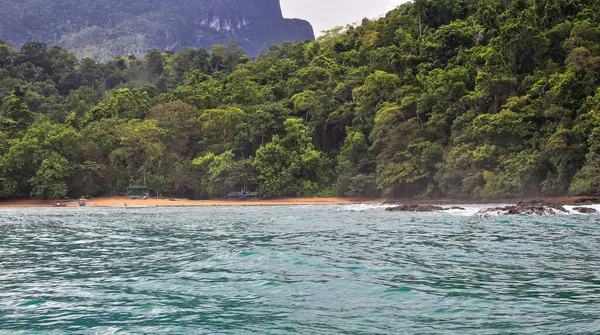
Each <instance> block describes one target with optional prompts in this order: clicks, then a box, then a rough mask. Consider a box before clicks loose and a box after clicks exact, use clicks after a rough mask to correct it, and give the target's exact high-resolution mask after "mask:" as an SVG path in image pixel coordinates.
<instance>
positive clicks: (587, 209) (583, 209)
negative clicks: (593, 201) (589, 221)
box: [573, 207, 598, 214]
mask: <svg viewBox="0 0 600 335" xmlns="http://www.w3.org/2000/svg"><path fill="white" fill-rule="evenodd" d="M573 210H574V211H575V212H577V213H581V214H598V211H597V210H596V209H594V208H590V207H575V208H573Z"/></svg>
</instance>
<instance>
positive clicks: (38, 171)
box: [0, 0, 600, 198]
mask: <svg viewBox="0 0 600 335" xmlns="http://www.w3.org/2000/svg"><path fill="white" fill-rule="evenodd" d="M598 27H600V4H599V3H598V1H592V0H580V1H572V0H512V1H507V0H456V1H445V0H444V1H442V0H417V1H415V2H411V3H407V4H403V5H400V6H398V7H397V8H396V9H395V10H392V11H390V12H389V13H387V15H386V16H385V17H382V18H379V19H377V20H368V19H365V20H363V22H362V23H361V24H360V25H358V26H346V27H338V28H336V29H334V30H332V31H330V32H328V33H327V34H325V35H324V36H322V37H321V38H319V39H318V40H317V41H313V42H295V43H291V42H284V43H281V44H279V45H272V46H271V47H270V48H269V50H268V51H266V52H263V53H262V54H260V55H259V56H258V57H255V58H252V59H251V58H249V57H248V56H246V55H244V53H243V52H242V51H241V50H240V49H239V48H238V47H237V46H236V45H235V44H234V43H230V44H228V45H216V46H214V47H213V48H212V49H211V50H210V51H205V50H203V49H193V48H184V49H182V50H181V52H179V53H174V52H169V51H165V52H161V51H159V50H156V49H153V50H150V51H148V53H147V55H146V58H145V59H136V57H134V56H126V55H124V56H121V57H118V58H115V59H112V60H110V61H107V62H104V63H98V62H95V61H94V60H92V59H89V58H85V59H77V58H76V57H75V56H74V55H73V54H72V53H70V52H68V51H66V50H64V49H62V48H60V47H55V46H53V47H48V46H46V45H45V44H43V43H40V42H28V43H26V44H24V45H23V46H21V48H20V51H17V50H16V49H15V48H13V47H12V46H9V45H6V44H4V43H3V42H0V100H1V104H0V197H1V198H15V197H29V196H35V197H59V196H65V195H72V196H80V195H82V194H85V195H108V194H119V193H121V192H122V191H123V188H124V186H126V185H128V184H147V185H151V186H152V187H154V188H156V189H158V190H159V192H161V193H163V194H165V195H172V196H187V197H194V198H202V197H217V196H222V195H223V194H225V193H228V192H230V191H235V190H239V189H240V188H242V187H247V188H249V189H250V190H253V191H254V190H256V191H259V192H261V193H262V194H264V195H265V196H269V197H275V196H319V195H323V196H325V195H339V196H390V197H452V198H480V197H481V198H483V197H485V198H500V197H520V196H556V195H565V194H594V193H599V192H600V28H598Z"/></svg>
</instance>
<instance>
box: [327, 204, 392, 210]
mask: <svg viewBox="0 0 600 335" xmlns="http://www.w3.org/2000/svg"><path fill="white" fill-rule="evenodd" d="M390 206H392V205H389V204H387V205H386V204H382V203H377V204H354V205H341V206H340V207H339V208H338V211H350V212H364V211H370V210H382V209H383V210H385V209H386V208H388V207H390Z"/></svg>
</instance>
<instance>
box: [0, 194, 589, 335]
mask: <svg viewBox="0 0 600 335" xmlns="http://www.w3.org/2000/svg"><path fill="white" fill-rule="evenodd" d="M599 242H600V220H598V218H597V217H595V216H583V215H572V216H556V217H515V218H510V219H507V218H488V219H484V218H474V217H470V216H461V215H445V214H414V213H390V212H385V211H384V210H383V208H382V206H356V207H352V206H298V207H256V208H253V207H243V208H216V207H215V208H178V209H165V208H147V209H146V208H127V209H123V208H121V209H102V208H86V209H80V208H60V209H56V208H49V209H0V287H1V290H0V333H3V334H4V333H6V334H47V333H55V332H61V333H63V332H69V333H76V334H77V333H81V334H89V333H102V334H113V333H115V334H116V333H124V334H146V333H161V334H215V333H220V334H222V333H232V334H233V333H235V334H239V333H243V334H265V333H269V334H309V333H310V334H397V333H418V334H457V333H460V334H466V333H473V334H505V333H519V334H567V333H569V334H577V333H579V334H589V333H598V332H600V309H598V306H599V304H600V250H599V248H600V243H599Z"/></svg>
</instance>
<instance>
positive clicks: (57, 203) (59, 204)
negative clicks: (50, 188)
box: [52, 201, 67, 207]
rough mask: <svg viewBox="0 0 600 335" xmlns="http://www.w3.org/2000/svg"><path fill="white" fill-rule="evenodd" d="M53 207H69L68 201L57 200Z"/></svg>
mask: <svg viewBox="0 0 600 335" xmlns="http://www.w3.org/2000/svg"><path fill="white" fill-rule="evenodd" d="M52 206H53V207H67V203H66V202H60V201H57V202H56V203H55V204H54V205H52Z"/></svg>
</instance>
